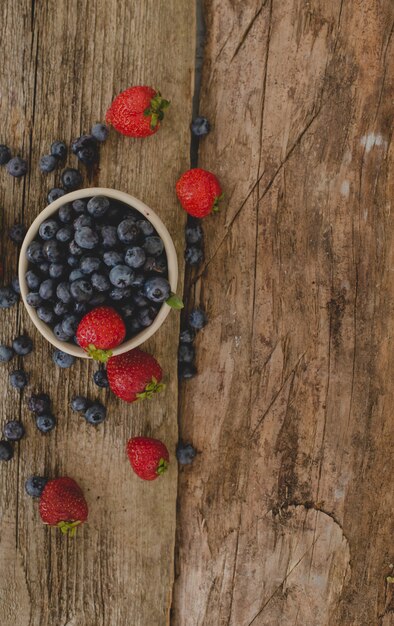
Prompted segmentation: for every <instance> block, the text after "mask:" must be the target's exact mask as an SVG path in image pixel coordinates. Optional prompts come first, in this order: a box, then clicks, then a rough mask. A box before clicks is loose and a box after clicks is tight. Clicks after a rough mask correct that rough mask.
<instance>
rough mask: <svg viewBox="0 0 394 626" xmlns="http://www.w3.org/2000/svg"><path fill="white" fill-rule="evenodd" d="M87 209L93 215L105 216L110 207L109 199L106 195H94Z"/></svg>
mask: <svg viewBox="0 0 394 626" xmlns="http://www.w3.org/2000/svg"><path fill="white" fill-rule="evenodd" d="M87 209H88V213H89V215H91V216H92V217H96V218H97V217H103V215H105V214H106V212H107V211H108V209H109V200H108V198H106V197H105V196H93V198H90V200H89V202H88V206H87Z"/></svg>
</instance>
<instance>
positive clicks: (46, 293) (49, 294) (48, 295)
mask: <svg viewBox="0 0 394 626" xmlns="http://www.w3.org/2000/svg"><path fill="white" fill-rule="evenodd" d="M38 293H39V294H40V296H41V298H42V299H43V300H52V298H53V297H54V295H55V282H54V281H53V280H52V278H47V279H46V280H43V281H42V283H41V285H40V289H39V291H38Z"/></svg>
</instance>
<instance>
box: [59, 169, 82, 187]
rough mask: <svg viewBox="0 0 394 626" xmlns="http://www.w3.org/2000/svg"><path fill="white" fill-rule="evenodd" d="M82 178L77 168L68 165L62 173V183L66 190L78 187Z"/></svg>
mask: <svg viewBox="0 0 394 626" xmlns="http://www.w3.org/2000/svg"><path fill="white" fill-rule="evenodd" d="M82 182H83V178H82V174H81V172H80V171H79V170H76V169H75V168H73V167H69V168H67V169H66V170H64V172H63V173H62V185H63V187H64V189H66V191H72V190H73V189H78V187H80V186H81V185H82Z"/></svg>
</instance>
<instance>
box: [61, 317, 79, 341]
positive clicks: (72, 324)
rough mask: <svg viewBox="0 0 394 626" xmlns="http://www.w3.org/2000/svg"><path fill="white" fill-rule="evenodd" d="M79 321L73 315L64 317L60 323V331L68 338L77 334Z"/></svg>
mask: <svg viewBox="0 0 394 626" xmlns="http://www.w3.org/2000/svg"><path fill="white" fill-rule="evenodd" d="M78 324H79V320H78V318H77V317H76V316H75V315H71V314H70V315H66V316H65V317H64V318H63V321H62V329H63V331H64V332H65V333H66V335H68V336H69V337H72V336H73V335H75V333H76V332H77V328H78Z"/></svg>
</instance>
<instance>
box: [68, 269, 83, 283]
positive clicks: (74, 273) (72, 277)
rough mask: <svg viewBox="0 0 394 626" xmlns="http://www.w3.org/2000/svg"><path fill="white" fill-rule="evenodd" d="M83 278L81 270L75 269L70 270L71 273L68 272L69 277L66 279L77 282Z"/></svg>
mask: <svg viewBox="0 0 394 626" xmlns="http://www.w3.org/2000/svg"><path fill="white" fill-rule="evenodd" d="M83 277H84V273H83V272H82V271H81V270H79V269H76V270H72V272H70V275H69V277H68V278H69V280H70V282H73V281H74V280H79V278H83Z"/></svg>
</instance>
